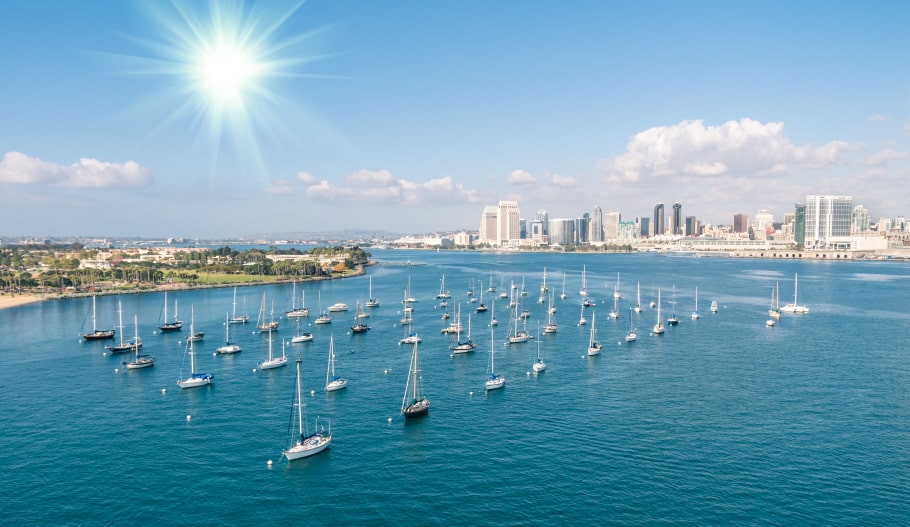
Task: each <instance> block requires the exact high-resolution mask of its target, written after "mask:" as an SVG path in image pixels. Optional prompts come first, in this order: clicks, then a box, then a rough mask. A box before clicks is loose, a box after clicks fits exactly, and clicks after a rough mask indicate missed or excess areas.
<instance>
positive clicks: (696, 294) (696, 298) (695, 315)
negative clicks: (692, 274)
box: [692, 287, 701, 320]
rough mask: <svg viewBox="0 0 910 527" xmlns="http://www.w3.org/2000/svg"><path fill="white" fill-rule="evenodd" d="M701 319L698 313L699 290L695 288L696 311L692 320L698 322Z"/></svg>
mask: <svg viewBox="0 0 910 527" xmlns="http://www.w3.org/2000/svg"><path fill="white" fill-rule="evenodd" d="M699 318H701V313H699V312H698V288H697V287H696V288H695V311H693V312H692V320H698V319H699Z"/></svg>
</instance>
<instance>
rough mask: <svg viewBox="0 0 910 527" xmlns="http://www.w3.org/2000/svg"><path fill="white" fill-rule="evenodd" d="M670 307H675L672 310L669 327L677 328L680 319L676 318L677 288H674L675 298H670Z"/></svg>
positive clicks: (668, 321) (668, 320) (668, 322)
mask: <svg viewBox="0 0 910 527" xmlns="http://www.w3.org/2000/svg"><path fill="white" fill-rule="evenodd" d="M670 305H671V306H673V307H671V308H670V317H669V318H668V319H667V325H668V326H675V325H677V324H679V318H678V317H677V316H676V286H675V285H674V286H673V296H672V297H670Z"/></svg>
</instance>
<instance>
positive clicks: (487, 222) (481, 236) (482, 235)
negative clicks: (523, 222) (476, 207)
mask: <svg viewBox="0 0 910 527" xmlns="http://www.w3.org/2000/svg"><path fill="white" fill-rule="evenodd" d="M498 217H499V209H498V208H497V207H496V206H495V205H487V206H486V207H484V208H483V213H482V214H481V215H480V231H479V232H478V235H477V241H478V242H480V243H488V244H491V245H495V244H496V233H497V218H498Z"/></svg>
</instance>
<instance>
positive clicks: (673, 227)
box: [670, 201, 683, 236]
mask: <svg viewBox="0 0 910 527" xmlns="http://www.w3.org/2000/svg"><path fill="white" fill-rule="evenodd" d="M682 233H683V218H682V205H680V204H679V202H678V201H677V202H676V203H674V204H673V213H672V214H671V215H670V234H672V235H674V236H681V235H682Z"/></svg>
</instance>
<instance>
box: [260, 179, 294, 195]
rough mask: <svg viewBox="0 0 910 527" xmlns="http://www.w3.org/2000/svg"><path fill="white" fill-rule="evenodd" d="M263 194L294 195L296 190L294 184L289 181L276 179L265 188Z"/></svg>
mask: <svg viewBox="0 0 910 527" xmlns="http://www.w3.org/2000/svg"><path fill="white" fill-rule="evenodd" d="M263 192H265V193H266V194H279V195H281V194H296V193H297V189H296V187H295V186H294V182H293V181H291V180H290V179H276V180H275V181H273V182H272V185H271V186H268V187H266V188H265V189H264V190H263Z"/></svg>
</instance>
